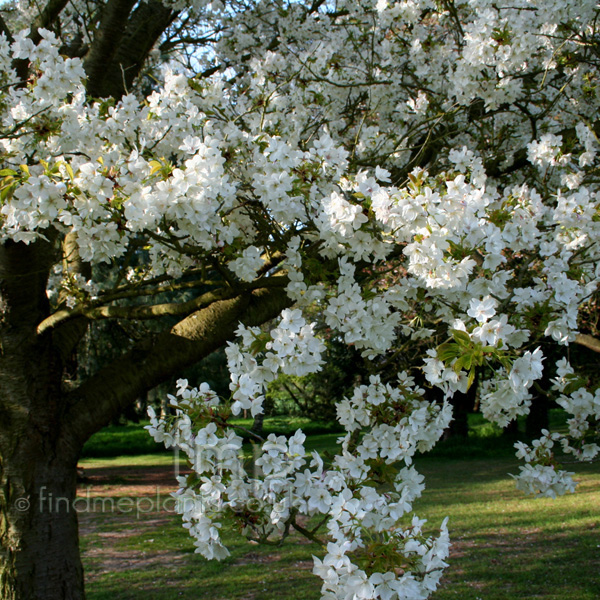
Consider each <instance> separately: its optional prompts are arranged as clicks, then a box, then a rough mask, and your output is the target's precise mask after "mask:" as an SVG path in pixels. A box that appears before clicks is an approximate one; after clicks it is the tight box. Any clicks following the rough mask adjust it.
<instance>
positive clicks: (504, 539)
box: [80, 434, 600, 600]
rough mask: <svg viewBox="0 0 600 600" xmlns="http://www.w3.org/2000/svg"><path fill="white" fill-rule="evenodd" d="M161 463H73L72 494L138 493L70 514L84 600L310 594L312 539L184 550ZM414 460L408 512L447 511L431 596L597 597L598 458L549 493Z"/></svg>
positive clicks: (461, 462) (471, 466)
mask: <svg viewBox="0 0 600 600" xmlns="http://www.w3.org/2000/svg"><path fill="white" fill-rule="evenodd" d="M334 439H335V434H321V435H320V436H314V438H313V437H311V446H312V447H323V446H326V447H332V445H333V440H334ZM171 460H172V458H171V457H170V456H169V455H165V454H161V455H147V456H143V457H122V458H104V459H86V460H85V461H83V462H82V465H83V466H84V467H85V469H86V473H87V474H88V476H89V478H90V481H89V483H88V484H86V485H84V487H83V488H82V490H81V492H80V493H81V494H82V496H87V497H88V499H89V498H90V497H91V498H103V499H105V500H106V499H109V500H111V501H118V499H119V498H125V499H127V498H134V499H135V498H138V499H139V502H140V504H139V509H140V510H138V511H137V512H138V514H136V511H134V510H132V507H131V506H130V503H127V504H126V507H128V510H126V511H121V510H118V509H117V510H115V506H114V504H113V506H112V507H111V506H109V505H105V507H104V508H101V509H98V507H96V508H95V510H87V511H83V512H81V513H80V522H81V526H82V549H83V554H84V567H85V569H86V576H87V597H88V600H138V599H140V600H141V599H144V600H145V599H146V598H149V599H151V600H171V599H179V598H183V599H187V600H275V599H277V600H318V599H319V597H320V593H319V589H320V585H319V580H318V579H317V578H316V577H315V576H313V575H312V574H311V569H312V560H311V555H312V554H319V548H318V547H317V546H315V545H314V544H311V543H309V542H307V541H306V540H304V539H302V538H299V537H296V536H290V538H288V541H287V543H286V544H285V545H284V546H281V547H262V546H257V545H251V544H249V543H248V542H246V541H244V540H243V539H242V538H241V537H240V536H239V535H237V533H236V532H234V531H232V529H231V527H229V526H227V525H225V527H224V530H223V534H224V539H225V541H226V544H227V545H228V547H229V549H230V551H231V556H230V557H229V558H228V559H226V560H225V561H223V562H221V563H218V562H209V561H206V560H204V559H203V558H202V557H200V556H199V555H197V554H194V553H193V544H192V540H191V539H190V538H189V537H188V535H187V532H186V531H185V530H184V529H183V528H182V527H181V523H180V521H179V519H178V517H177V516H176V515H174V514H172V512H170V505H169V503H168V500H167V499H168V491H169V481H170V480H171V477H172V473H171V472H170V468H169V464H170V461H171ZM417 467H418V468H419V470H421V472H423V473H424V474H425V475H426V482H427V485H428V487H427V490H426V491H425V493H424V495H423V497H422V498H421V499H420V500H419V501H418V502H417V504H416V505H415V510H416V512H417V514H418V515H419V516H421V517H424V518H427V519H428V520H429V523H430V524H431V528H432V531H433V530H434V529H435V527H436V526H438V525H439V523H440V522H441V520H442V519H443V518H444V516H446V515H448V516H449V517H450V523H449V526H450V533H451V538H452V542H453V547H452V551H451V558H450V564H451V566H450V567H449V568H448V569H447V570H446V575H445V577H444V579H443V585H442V587H441V589H440V590H439V591H438V592H437V593H436V594H434V596H433V598H434V600H448V599H456V598H460V599H464V600H477V599H478V598H480V599H481V600H484V599H485V600H516V599H527V600H530V599H534V598H544V599H548V600H551V599H554V600H558V599H561V600H562V599H569V600H597V599H598V598H600V473H599V469H598V465H573V469H572V470H576V471H577V479H578V480H579V481H580V484H579V486H578V491H577V493H576V494H570V495H568V496H565V497H562V498H558V499H556V500H551V499H533V498H527V497H524V496H523V495H522V494H521V493H520V492H518V491H517V490H516V489H515V488H514V484H513V483H512V480H511V479H510V478H509V477H508V476H507V475H506V474H507V473H508V472H513V473H514V472H516V461H515V460H514V459H512V458H506V457H501V458H495V459H494V458H486V459H485V460H480V459H464V458H462V459H448V458H440V457H438V456H432V457H422V458H421V459H419V461H418V462H417ZM97 474H100V475H102V474H103V475H102V476H96V475H97ZM157 493H159V494H160V495H159V496H157ZM88 501H89V500H88ZM127 502H130V501H127ZM165 502H166V504H165ZM157 509H159V510H157Z"/></svg>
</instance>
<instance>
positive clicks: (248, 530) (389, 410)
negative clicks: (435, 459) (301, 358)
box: [148, 313, 450, 599]
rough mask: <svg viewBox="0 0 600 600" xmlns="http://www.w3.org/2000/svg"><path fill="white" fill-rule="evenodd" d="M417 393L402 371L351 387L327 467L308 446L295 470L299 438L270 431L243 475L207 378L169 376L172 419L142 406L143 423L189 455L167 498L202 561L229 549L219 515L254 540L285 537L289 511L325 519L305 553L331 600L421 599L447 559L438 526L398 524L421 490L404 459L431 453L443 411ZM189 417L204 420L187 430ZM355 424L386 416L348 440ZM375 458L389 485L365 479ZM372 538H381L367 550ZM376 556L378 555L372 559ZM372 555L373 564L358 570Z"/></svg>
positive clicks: (236, 445)
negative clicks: (319, 542) (173, 391)
mask: <svg viewBox="0 0 600 600" xmlns="http://www.w3.org/2000/svg"><path fill="white" fill-rule="evenodd" d="M294 318H297V315H294V314H293V313H288V315H287V321H286V323H285V324H282V325H281V326H280V330H281V331H287V332H288V334H290V335H293V330H294V329H296V327H295V326H293V325H290V322H291V323H293V322H294ZM297 325H298V326H299V327H301V325H300V324H299V323H297ZM240 333H241V335H242V337H243V338H244V337H245V338H246V342H251V343H252V341H251V340H254V342H255V341H256V338H255V337H253V335H255V334H256V332H250V331H249V330H247V329H243V330H241V331H240ZM232 379H235V378H234V377H233V376H232ZM422 394H423V390H421V389H419V388H416V387H415V386H414V381H412V379H411V378H410V377H408V376H406V375H405V374H403V375H402V376H401V377H400V379H399V384H398V387H396V388H394V387H392V386H390V385H389V384H382V383H381V381H380V380H379V379H378V378H377V377H373V378H372V379H371V382H370V385H369V386H360V387H359V388H357V390H356V391H355V393H354V395H353V397H352V400H351V401H348V400H346V401H344V402H342V404H341V405H340V407H339V410H340V411H341V412H342V413H344V412H346V413H348V416H347V418H343V420H345V421H346V429H347V430H348V432H349V433H348V435H347V436H346V437H345V439H344V440H343V443H342V447H341V452H340V454H339V455H338V456H336V457H335V458H334V460H333V462H332V464H331V467H330V468H329V469H327V468H325V466H324V463H323V461H322V459H321V458H320V457H319V456H318V455H317V454H316V453H313V455H312V460H311V461H310V464H309V465H308V468H306V466H307V459H306V458H305V454H306V451H305V448H304V441H305V435H304V434H303V433H302V432H301V431H297V432H296V433H295V434H294V435H293V436H291V437H290V438H288V439H286V438H285V437H284V436H276V435H274V434H271V435H269V436H268V438H267V440H265V441H264V442H263V443H262V444H261V446H260V449H259V450H258V453H257V452H255V456H254V471H253V472H252V473H249V474H247V473H246V472H245V471H244V469H243V454H242V440H241V438H240V437H239V436H238V435H236V434H235V433H234V432H233V430H232V429H230V428H227V427H226V418H225V416H224V415H225V413H223V412H220V408H222V406H221V405H220V404H219V401H218V399H217V398H216V397H215V395H214V393H213V392H212V391H211V390H210V389H209V388H208V387H207V386H206V385H203V387H201V388H200V389H192V388H189V387H188V386H187V382H186V381H185V380H182V381H180V382H178V391H177V398H173V397H171V405H172V406H173V407H174V409H175V416H174V417H170V418H168V419H161V420H158V419H157V418H156V415H155V413H154V411H152V409H150V411H149V414H150V418H151V425H150V426H148V429H149V431H150V433H151V434H152V435H153V437H154V439H155V440H157V441H164V442H165V443H166V444H167V445H171V444H177V445H179V447H180V448H182V449H183V450H184V451H185V452H186V454H187V456H188V459H189V463H190V466H191V467H192V468H193V470H194V475H192V476H189V477H188V478H184V477H181V478H179V482H180V485H181V489H180V490H179V491H178V492H177V493H176V494H175V497H176V498H177V510H178V511H179V512H180V513H181V514H182V516H183V520H184V523H185V526H186V527H187V528H188V529H189V531H190V534H191V535H192V536H193V537H194V539H195V545H196V549H197V552H200V553H201V554H202V555H203V556H205V557H207V558H216V559H222V558H224V557H226V556H227V555H228V551H227V549H226V548H225V547H224V546H223V545H222V542H221V538H220V535H219V524H218V522H219V521H220V520H221V519H222V518H223V516H224V514H229V515H231V517H232V518H234V519H236V520H238V521H239V522H240V524H241V525H242V527H243V528H244V531H245V534H246V535H247V536H248V537H251V538H252V539H257V540H261V539H262V540H265V539H269V538H272V537H273V536H274V535H277V534H279V535H282V534H286V532H287V530H288V529H289V528H290V526H291V524H292V523H295V517H296V515H297V514H304V515H307V516H311V515H315V514H319V515H323V516H326V517H328V522H327V532H328V535H329V536H330V537H331V538H332V539H333V541H332V542H330V543H329V544H327V553H326V555H325V556H324V558H323V559H322V560H321V559H319V558H316V557H315V559H314V560H315V567H314V572H315V574H317V575H318V576H319V577H321V578H322V579H323V594H324V595H325V597H331V598H339V599H342V598H347V597H348V594H355V595H356V594H366V593H367V592H368V594H370V595H365V596H361V595H356V596H355V597H357V598H359V597H364V598H389V599H393V598H398V599H399V598H426V597H428V595H429V594H430V593H431V592H432V591H434V590H435V589H436V587H437V584H438V582H439V579H440V577H441V574H442V571H443V569H444V567H445V566H446V562H445V559H446V558H447V556H448V548H449V539H448V530H447V526H446V521H444V522H443V523H442V525H441V528H440V535H439V536H438V537H437V538H433V537H427V536H426V535H425V534H424V532H423V525H424V524H425V521H423V520H420V519H418V518H417V517H412V519H409V520H408V522H407V523H406V524H404V521H405V520H406V519H405V516H406V515H407V514H408V513H409V512H410V511H411V509H412V503H413V502H414V500H415V499H416V498H418V497H419V496H420V494H421V492H422V490H423V489H424V485H423V477H422V476H421V475H420V474H419V473H417V471H416V470H415V469H414V468H413V467H411V466H409V465H410V463H411V460H412V456H413V455H414V453H415V451H416V449H417V448H420V449H427V448H430V447H431V446H432V445H433V444H434V443H435V441H437V439H439V437H440V436H441V434H442V431H443V430H444V429H445V427H446V426H447V425H448V422H449V420H450V410H449V406H448V405H445V406H444V408H443V409H441V410H440V408H439V407H437V406H436V405H435V404H430V403H428V402H426V401H424V400H422ZM236 402H237V400H236ZM190 415H191V417H190ZM190 418H192V419H194V420H198V421H200V422H203V423H206V421H208V424H205V425H204V426H202V427H200V428H199V429H197V430H196V428H195V425H194V422H193V421H191V420H190ZM356 419H358V420H359V421H360V420H362V421H364V424H366V425H368V424H375V423H377V422H378V421H381V420H382V419H383V420H384V421H387V423H386V424H382V425H375V426H374V427H373V428H372V429H371V431H370V433H368V434H367V435H365V436H364V437H363V438H362V439H361V441H360V442H359V443H358V444H357V443H356V441H353V435H352V432H353V431H355V429H356V426H357V425H358V422H357V421H356ZM380 461H381V464H386V465H390V466H392V465H394V464H396V463H398V462H401V463H402V464H404V465H405V466H404V467H403V468H401V469H399V470H398V469H395V470H394V473H395V476H394V478H393V480H392V481H391V484H392V488H391V489H390V490H389V491H386V492H385V493H382V492H379V491H377V489H376V488H375V487H373V486H372V482H374V481H376V480H377V478H378V477H381V476H382V474H381V473H379V474H378V471H377V467H376V465H377V464H379V462H380ZM369 464H370V466H369ZM300 530H302V527H301V526H300ZM374 536H375V537H374ZM374 539H379V540H380V541H379V542H378V543H377V544H375V545H376V546H377V547H376V548H374V546H373V540H374ZM380 552H384V553H385V560H383V562H382V560H381V557H380ZM376 557H379V558H378V559H377V558H376ZM374 560H375V563H374V564H376V565H379V569H380V570H377V569H373V568H372V567H367V566H362V567H361V565H363V563H364V565H368V564H371V563H373V561H374ZM398 564H402V565H403V572H402V573H401V574H399V575H396V574H394V573H393V572H391V571H387V570H381V568H382V567H386V568H387V566H388V565H394V568H395V566H397V565H398ZM365 569H366V570H365ZM361 590H362V591H361ZM328 594H329V595H328Z"/></svg>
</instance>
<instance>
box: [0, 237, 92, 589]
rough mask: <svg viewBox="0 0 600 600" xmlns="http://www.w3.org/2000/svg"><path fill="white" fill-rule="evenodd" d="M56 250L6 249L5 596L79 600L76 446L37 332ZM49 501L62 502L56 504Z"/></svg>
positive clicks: (0, 513)
mask: <svg viewBox="0 0 600 600" xmlns="http://www.w3.org/2000/svg"><path fill="white" fill-rule="evenodd" d="M52 255H53V246H52V244H51V243H49V242H43V241H40V242H36V243H34V244H31V245H29V246H25V245H24V244H15V243H11V242H8V243H6V244H5V245H4V246H3V247H0V344H1V350H0V596H1V597H2V598H3V599H5V600H38V599H40V600H41V599H43V600H54V599H56V600H58V599H59V598H60V599H69V600H70V599H78V598H83V573H82V568H81V561H80V558H79V547H78V538H77V515H76V514H75V512H74V510H72V502H73V500H74V498H75V490H76V487H75V486H76V477H75V467H76V464H77V450H76V446H75V445H74V444H73V443H72V442H71V443H70V440H71V438H70V436H69V435H68V434H67V433H66V432H65V430H64V428H63V426H62V423H61V412H62V403H61V398H62V393H61V374H62V364H61V359H60V356H59V355H58V354H57V352H56V350H55V348H54V347H53V345H52V343H51V339H50V338H49V336H46V337H44V338H40V337H39V336H37V335H36V321H38V320H39V319H40V318H43V316H45V315H46V314H47V312H48V301H47V298H46V282H47V276H48V272H49V269H50V265H51V262H52ZM53 500H56V501H57V502H58V503H57V504H55V503H54V502H53Z"/></svg>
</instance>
